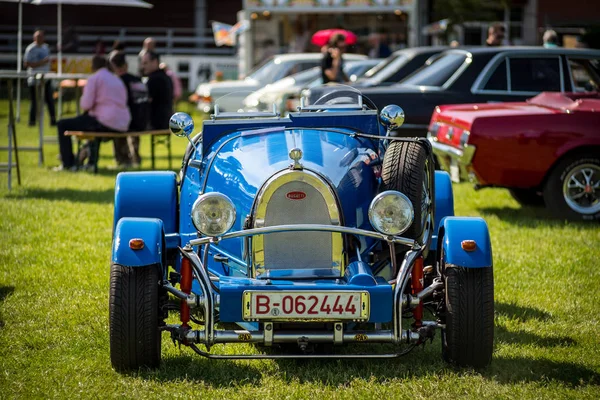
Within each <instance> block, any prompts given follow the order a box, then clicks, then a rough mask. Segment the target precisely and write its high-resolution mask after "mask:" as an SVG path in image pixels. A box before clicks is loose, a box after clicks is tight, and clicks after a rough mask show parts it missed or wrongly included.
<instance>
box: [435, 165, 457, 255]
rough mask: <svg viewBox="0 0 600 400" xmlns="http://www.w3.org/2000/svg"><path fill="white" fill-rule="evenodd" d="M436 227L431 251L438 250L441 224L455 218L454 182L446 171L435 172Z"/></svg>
mask: <svg viewBox="0 0 600 400" xmlns="http://www.w3.org/2000/svg"><path fill="white" fill-rule="evenodd" d="M434 179H435V185H434V186H435V225H434V228H433V235H432V238H431V249H432V250H437V249H438V246H437V244H438V234H437V233H438V231H439V229H440V222H441V221H442V219H444V218H445V217H453V216H454V195H453V193H452V181H451V180H450V174H448V173H447V172H446V171H435V177H434Z"/></svg>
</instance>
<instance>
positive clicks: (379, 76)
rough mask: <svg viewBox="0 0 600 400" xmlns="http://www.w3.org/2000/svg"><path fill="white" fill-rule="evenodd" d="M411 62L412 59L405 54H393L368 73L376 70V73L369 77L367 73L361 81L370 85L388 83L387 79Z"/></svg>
mask: <svg viewBox="0 0 600 400" xmlns="http://www.w3.org/2000/svg"><path fill="white" fill-rule="evenodd" d="M409 61H410V58H409V57H408V56H407V55H406V54H403V53H399V54H392V55H391V56H389V57H388V58H386V59H384V60H382V61H381V63H379V64H377V65H375V66H374V67H373V68H371V69H370V70H369V71H367V72H370V71H372V70H374V69H376V71H374V72H373V73H372V75H371V76H367V74H366V73H365V74H363V76H362V78H361V79H360V80H361V82H369V83H373V84H381V83H384V82H386V79H387V78H389V77H390V76H392V75H393V74H394V72H396V71H397V70H399V69H400V68H402V66H404V65H406V64H407V63H408V62H409ZM386 72H388V73H386ZM389 83H390V84H393V83H397V82H389Z"/></svg>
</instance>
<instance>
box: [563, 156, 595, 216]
mask: <svg viewBox="0 0 600 400" xmlns="http://www.w3.org/2000/svg"><path fill="white" fill-rule="evenodd" d="M563 196H564V199H565V202H566V203H567V205H568V206H569V207H571V209H572V210H573V211H575V212H577V213H580V214H595V213H597V212H599V211H600V166H598V165H594V164H583V165H579V166H577V167H575V168H574V169H572V170H571V171H569V172H568V174H567V176H566V178H565V180H564V183H563Z"/></svg>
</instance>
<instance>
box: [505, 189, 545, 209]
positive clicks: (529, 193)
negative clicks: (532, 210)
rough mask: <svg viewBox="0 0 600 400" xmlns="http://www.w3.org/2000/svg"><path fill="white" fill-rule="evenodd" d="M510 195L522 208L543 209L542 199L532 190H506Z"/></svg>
mask: <svg viewBox="0 0 600 400" xmlns="http://www.w3.org/2000/svg"><path fill="white" fill-rule="evenodd" d="M508 191H509V192H510V195H511V196H512V198H513V199H515V200H516V202H517V203H519V204H520V205H522V206H527V207H543V206H544V198H543V197H542V196H541V195H539V194H538V193H537V191H536V190H534V189H516V188H515V189H508Z"/></svg>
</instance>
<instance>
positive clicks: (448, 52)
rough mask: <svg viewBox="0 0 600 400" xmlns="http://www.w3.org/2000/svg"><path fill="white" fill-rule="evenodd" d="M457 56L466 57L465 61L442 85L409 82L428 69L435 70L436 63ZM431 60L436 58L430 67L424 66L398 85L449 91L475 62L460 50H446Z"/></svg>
mask: <svg viewBox="0 0 600 400" xmlns="http://www.w3.org/2000/svg"><path fill="white" fill-rule="evenodd" d="M456 54H458V55H461V56H463V57H464V59H463V61H462V62H461V63H460V65H458V67H457V68H456V69H455V70H454V72H453V73H452V74H451V75H450V76H449V77H448V78H447V79H446V80H445V81H444V82H443V83H441V84H440V85H427V84H422V83H413V82H408V81H409V80H411V79H414V78H415V77H416V76H418V75H419V74H421V73H422V72H423V71H426V70H428V69H431V68H433V66H436V63H437V62H439V61H440V60H442V59H443V58H445V57H446V56H450V55H456ZM431 58H434V60H433V62H431V63H430V64H428V65H427V64H425V65H423V66H422V67H421V68H419V69H417V70H416V71H414V72H413V73H412V74H410V75H408V76H407V77H405V78H404V79H402V80H401V81H400V82H398V85H410V86H421V87H429V88H438V89H448V88H449V87H450V86H452V84H453V83H454V82H455V81H456V80H457V79H458V78H459V77H460V76H461V75H462V73H463V72H464V71H465V70H466V69H467V68H468V66H469V65H471V63H472V62H473V55H472V54H471V53H470V52H468V51H466V50H460V49H454V50H446V51H444V52H442V53H439V54H436V55H434V56H432V57H431ZM431 58H430V59H431ZM436 67H437V66H436Z"/></svg>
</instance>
